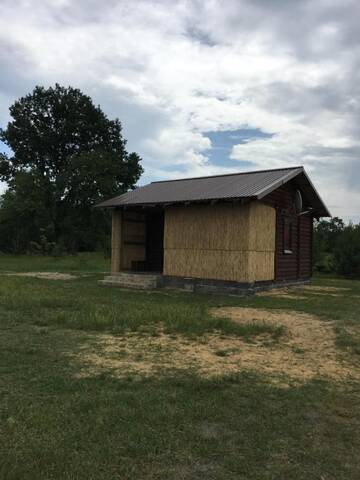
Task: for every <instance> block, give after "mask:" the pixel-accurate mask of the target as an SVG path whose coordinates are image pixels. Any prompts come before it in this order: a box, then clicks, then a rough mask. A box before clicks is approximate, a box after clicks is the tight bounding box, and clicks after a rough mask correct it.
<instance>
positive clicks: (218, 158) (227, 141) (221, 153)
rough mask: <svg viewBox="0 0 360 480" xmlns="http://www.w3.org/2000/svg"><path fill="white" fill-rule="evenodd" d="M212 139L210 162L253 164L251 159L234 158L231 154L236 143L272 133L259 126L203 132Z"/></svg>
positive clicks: (216, 163) (227, 164) (234, 164)
mask: <svg viewBox="0 0 360 480" xmlns="http://www.w3.org/2000/svg"><path fill="white" fill-rule="evenodd" d="M203 135H205V136H206V137H208V138H209V139H210V141H211V148H210V149H209V150H208V151H207V152H206V155H207V156H208V158H209V162H210V163H212V164H214V165H219V166H222V167H230V168H231V167H235V166H236V167H239V166H243V167H244V166H251V165H252V162H251V161H250V160H249V161H248V160H242V161H238V160H233V159H232V158H230V154H231V151H232V148H233V146H234V145H239V144H242V143H247V142H249V141H251V140H256V139H259V138H271V137H272V136H273V134H272V133H266V132H263V131H262V130H260V129H259V128H241V129H239V130H224V131H219V132H203Z"/></svg>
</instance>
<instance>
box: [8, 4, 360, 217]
mask: <svg viewBox="0 0 360 480" xmlns="http://www.w3.org/2000/svg"><path fill="white" fill-rule="evenodd" d="M359 13H360V12H359V6H358V3H357V2H356V1H355V0H354V1H350V0H347V1H344V0H321V1H318V2H311V1H306V0H304V1H303V2H285V3H284V2H279V1H278V0H251V1H250V0H228V1H227V2H226V3H225V4H224V2H221V1H220V0H209V1H207V2H202V1H200V0H177V1H174V2H168V1H165V0H139V1H137V2H125V1H119V0H108V1H106V2H98V1H96V0H81V1H75V0H72V1H71V0H43V1H42V2H37V1H35V0H22V1H20V2H16V4H14V2H12V1H10V0H3V1H2V14H1V17H0V32H1V33H0V60H1V78H0V102H1V105H2V109H1V110H0V124H3V123H4V122H5V121H7V115H6V113H5V109H4V107H5V108H6V107H8V106H9V105H10V104H11V103H12V102H13V101H14V100H15V99H16V98H17V97H19V96H21V95H23V94H25V93H27V92H28V91H30V90H31V89H32V88H33V87H34V85H35V84H43V85H45V86H47V85H50V84H53V83H55V82H59V83H63V84H66V85H67V84H71V85H73V86H76V87H79V88H81V89H82V90H83V91H84V92H86V93H88V94H89V95H91V96H92V97H93V98H94V101H95V102H96V103H99V104H100V105H101V106H102V107H103V108H104V110H105V111H106V112H107V113H108V115H110V116H112V117H114V116H118V117H119V118H120V119H121V120H122V122H123V125H124V134H125V136H126V137H127V138H128V139H129V144H128V146H129V149H132V150H136V151H138V152H139V153H140V154H141V155H142V156H143V158H144V167H145V169H146V174H145V177H144V180H143V181H145V180H146V181H147V180H149V179H155V178H174V177H177V176H184V175H191V176H193V175H200V174H212V173H220V172H221V171H224V172H227V171H229V168H227V167H224V166H222V165H212V164H211V163H210V162H209V161H208V159H207V156H206V155H207V152H208V148H209V147H210V145H209V139H208V138H207V137H206V136H204V134H203V132H206V131H210V130H215V131H219V130H232V129H238V128H244V127H251V128H256V129H260V130H262V131H265V132H268V133H272V134H273V136H272V137H271V138H266V139H257V140H254V141H249V142H248V143H245V144H240V145H237V146H235V147H234V149H233V151H232V158H233V159H235V160H236V159H237V160H239V161H241V160H247V161H251V162H252V163H253V164H255V165H256V166H258V167H259V168H273V167H277V166H283V165H298V164H304V165H305V166H306V168H308V170H309V172H310V173H311V175H312V178H313V179H314V182H315V184H316V185H317V186H319V189H320V191H321V193H322V194H323V197H324V199H325V201H327V202H328V203H329V204H330V206H331V205H334V213H337V214H339V215H341V216H348V217H353V218H360V187H359V185H360V173H359V166H360V165H359V162H360V160H359V158H360V145H359V134H360V122H359V116H360V115H359V113H360V87H359V85H360V82H359V80H360V73H359V71H360V69H359V66H360V61H359V60H358V58H360V56H359V54H360V42H359V40H360V33H359V29H358V24H357V18H358V15H359ZM239 166H240V167H241V163H239ZM335 210H336V212H335Z"/></svg>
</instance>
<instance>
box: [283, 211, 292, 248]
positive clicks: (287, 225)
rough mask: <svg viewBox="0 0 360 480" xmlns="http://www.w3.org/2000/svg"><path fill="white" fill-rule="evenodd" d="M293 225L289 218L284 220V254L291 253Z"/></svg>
mask: <svg viewBox="0 0 360 480" xmlns="http://www.w3.org/2000/svg"><path fill="white" fill-rule="evenodd" d="M292 226H293V224H292V221H291V220H290V219H289V218H285V219H284V253H292V242H293V235H292V230H293V228H292Z"/></svg>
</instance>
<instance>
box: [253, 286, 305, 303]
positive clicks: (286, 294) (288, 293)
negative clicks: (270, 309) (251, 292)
mask: <svg viewBox="0 0 360 480" xmlns="http://www.w3.org/2000/svg"><path fill="white" fill-rule="evenodd" d="M256 295H257V296H258V297H271V298H288V299H290V300H305V299H306V297H305V296H304V295H301V291H299V289H297V290H296V289H291V290H290V289H288V288H279V289H277V290H268V291H265V292H259V293H257V294H256Z"/></svg>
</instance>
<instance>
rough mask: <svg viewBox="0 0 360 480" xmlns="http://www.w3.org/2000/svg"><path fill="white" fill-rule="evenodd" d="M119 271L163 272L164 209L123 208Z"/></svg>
mask: <svg viewBox="0 0 360 480" xmlns="http://www.w3.org/2000/svg"><path fill="white" fill-rule="evenodd" d="M122 236H123V242H122V243H123V249H122V250H123V251H122V259H121V260H122V261H121V263H122V268H121V270H122V271H135V272H157V273H162V272H163V266H164V210H162V209H156V210H155V209H154V210H149V211H145V212H139V211H125V212H123V220H122Z"/></svg>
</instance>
